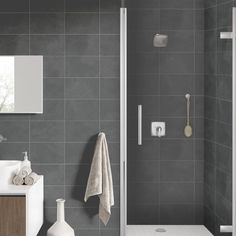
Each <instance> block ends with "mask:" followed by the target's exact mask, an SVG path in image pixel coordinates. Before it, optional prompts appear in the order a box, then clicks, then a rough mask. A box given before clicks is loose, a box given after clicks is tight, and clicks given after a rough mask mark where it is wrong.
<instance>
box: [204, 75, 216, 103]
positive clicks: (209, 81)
mask: <svg viewBox="0 0 236 236" xmlns="http://www.w3.org/2000/svg"><path fill="white" fill-rule="evenodd" d="M216 85H217V77H216V76H215V75H205V82H204V89H205V93H206V95H207V96H210V97H216ZM207 99H208V98H207Z"/></svg>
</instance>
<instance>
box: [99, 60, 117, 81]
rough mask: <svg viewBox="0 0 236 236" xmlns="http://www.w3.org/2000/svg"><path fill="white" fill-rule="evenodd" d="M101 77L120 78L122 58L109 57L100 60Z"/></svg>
mask: <svg viewBox="0 0 236 236" xmlns="http://www.w3.org/2000/svg"><path fill="white" fill-rule="evenodd" d="M100 75H101V76H102V77H119V76H120V58H119V57H118V56H113V57H111V56H109V57H101V58H100Z"/></svg>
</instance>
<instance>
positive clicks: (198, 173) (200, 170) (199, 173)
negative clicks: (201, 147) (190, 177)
mask: <svg viewBox="0 0 236 236" xmlns="http://www.w3.org/2000/svg"><path fill="white" fill-rule="evenodd" d="M195 181H196V182H201V183H203V182H204V161H196V162H195Z"/></svg>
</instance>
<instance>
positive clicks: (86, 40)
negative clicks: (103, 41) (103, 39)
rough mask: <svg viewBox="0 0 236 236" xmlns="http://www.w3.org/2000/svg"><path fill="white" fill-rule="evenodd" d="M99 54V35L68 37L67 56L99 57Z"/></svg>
mask: <svg viewBox="0 0 236 236" xmlns="http://www.w3.org/2000/svg"><path fill="white" fill-rule="evenodd" d="M98 54H99V36H98V35H67V36H66V55H67V56H84V55H85V56H86V55H87V56H97V55H98Z"/></svg>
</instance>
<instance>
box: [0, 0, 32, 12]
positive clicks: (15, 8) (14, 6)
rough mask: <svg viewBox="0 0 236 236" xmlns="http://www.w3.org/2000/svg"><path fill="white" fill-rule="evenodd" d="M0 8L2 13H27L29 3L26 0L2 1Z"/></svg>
mask: <svg viewBox="0 0 236 236" xmlns="http://www.w3.org/2000/svg"><path fill="white" fill-rule="evenodd" d="M0 8H1V11H2V12H28V11H29V1H28V0H22V1H20V2H19V1H18V0H10V1H7V2H6V1H3V2H1V3H0Z"/></svg>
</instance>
